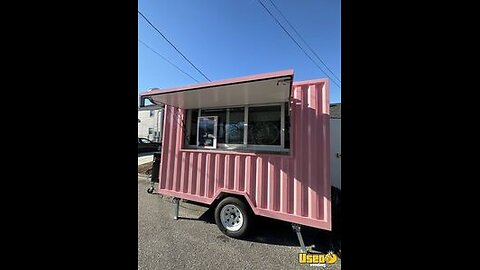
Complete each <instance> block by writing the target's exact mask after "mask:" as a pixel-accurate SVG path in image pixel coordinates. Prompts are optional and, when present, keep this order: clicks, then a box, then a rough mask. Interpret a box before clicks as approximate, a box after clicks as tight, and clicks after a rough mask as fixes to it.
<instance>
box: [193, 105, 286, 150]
mask: <svg viewBox="0 0 480 270" xmlns="http://www.w3.org/2000/svg"><path fill="white" fill-rule="evenodd" d="M186 114H187V119H186V134H185V148H200V149H203V148H206V149H222V150H235V151H254V152H256V151H273V152H288V150H289V148H290V134H289V130H290V128H289V127H290V112H289V109H288V103H279V104H265V105H249V106H241V107H229V108H205V109H188V110H186Z"/></svg>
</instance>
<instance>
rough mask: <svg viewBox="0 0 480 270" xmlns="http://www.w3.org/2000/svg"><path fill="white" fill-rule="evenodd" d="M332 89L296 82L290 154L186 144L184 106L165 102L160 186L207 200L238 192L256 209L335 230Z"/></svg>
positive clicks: (170, 193)
mask: <svg viewBox="0 0 480 270" xmlns="http://www.w3.org/2000/svg"><path fill="white" fill-rule="evenodd" d="M328 91H329V85H328V81H327V80H312V81H305V82H295V83H293V86H292V93H291V94H292V96H291V134H290V153H289V154H262V153H242V152H225V151H221V150H187V149H182V141H183V130H182V126H181V124H180V123H181V122H182V120H184V117H185V114H184V111H183V110H181V109H179V108H174V107H171V106H166V107H165V114H164V121H165V122H164V123H165V124H164V133H163V144H162V157H161V166H160V174H159V178H160V179H159V185H158V187H159V189H158V192H159V193H161V194H165V195H168V196H175V197H179V198H184V199H188V200H192V201H198V202H202V203H206V204H211V203H212V202H213V201H214V200H215V198H216V197H217V196H219V195H220V193H232V194H239V195H243V196H245V198H246V199H247V201H248V203H249V204H250V206H251V207H252V209H253V211H254V212H255V214H257V215H261V216H266V217H271V218H276V219H280V220H284V221H288V222H295V223H299V224H303V225H307V226H311V227H316V228H320V229H325V230H331V210H330V207H331V205H330V187H331V184H330V172H329V168H330V164H329V163H330V161H329V156H330V155H329V149H330V144H329V143H330V142H329V139H330V138H329V134H330V131H329V119H330V118H329V114H330V113H329V94H328Z"/></svg>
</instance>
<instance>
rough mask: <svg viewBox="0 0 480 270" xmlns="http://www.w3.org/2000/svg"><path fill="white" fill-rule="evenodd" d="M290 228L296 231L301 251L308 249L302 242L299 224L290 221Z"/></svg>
mask: <svg viewBox="0 0 480 270" xmlns="http://www.w3.org/2000/svg"><path fill="white" fill-rule="evenodd" d="M292 229H293V231H294V232H296V233H297V238H298V242H300V248H301V250H302V252H305V253H306V252H308V249H307V247H305V243H304V242H303V237H302V231H301V230H302V227H301V225H300V224H295V223H292Z"/></svg>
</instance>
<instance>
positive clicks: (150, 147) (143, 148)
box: [138, 138, 162, 152]
mask: <svg viewBox="0 0 480 270" xmlns="http://www.w3.org/2000/svg"><path fill="white" fill-rule="evenodd" d="M161 146H162V143H157V142H152V141H150V140H149V139H146V138H138V152H160V147H161Z"/></svg>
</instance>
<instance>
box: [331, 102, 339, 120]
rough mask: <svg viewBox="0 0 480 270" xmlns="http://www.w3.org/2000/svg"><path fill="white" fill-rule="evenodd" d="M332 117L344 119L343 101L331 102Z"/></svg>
mask: <svg viewBox="0 0 480 270" xmlns="http://www.w3.org/2000/svg"><path fill="white" fill-rule="evenodd" d="M330 118H332V119H342V103H332V104H330Z"/></svg>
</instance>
